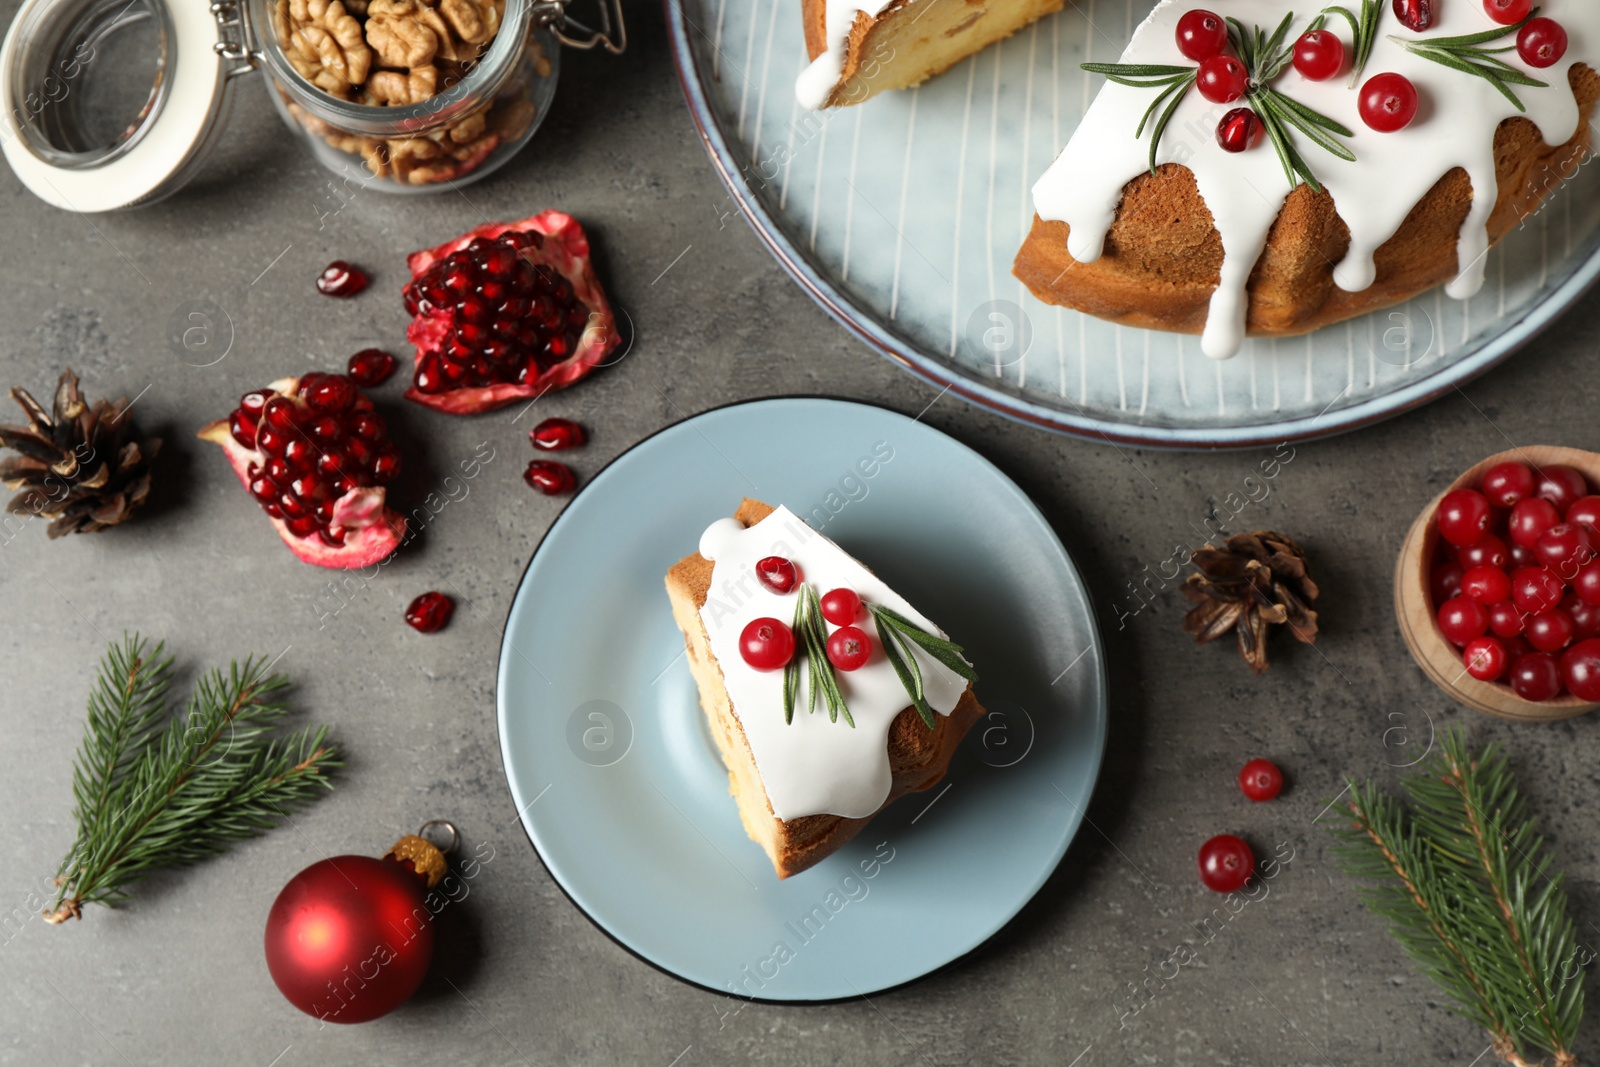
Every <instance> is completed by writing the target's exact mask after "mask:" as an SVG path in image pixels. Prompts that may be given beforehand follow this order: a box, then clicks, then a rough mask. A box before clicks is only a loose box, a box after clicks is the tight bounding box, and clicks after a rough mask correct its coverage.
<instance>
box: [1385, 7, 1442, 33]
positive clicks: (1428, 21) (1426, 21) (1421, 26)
mask: <svg viewBox="0 0 1600 1067" xmlns="http://www.w3.org/2000/svg"><path fill="white" fill-rule="evenodd" d="M1434 6H1435V0H1394V13H1395V17H1396V18H1398V19H1399V20H1400V21H1401V22H1402V23H1404V24H1405V27H1406V29H1408V30H1415V31H1417V32H1418V33H1421V32H1422V31H1423V30H1427V29H1432V27H1433V21H1434V19H1435V17H1436V13H1435V11H1434Z"/></svg>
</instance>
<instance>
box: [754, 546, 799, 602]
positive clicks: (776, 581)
mask: <svg viewBox="0 0 1600 1067" xmlns="http://www.w3.org/2000/svg"><path fill="white" fill-rule="evenodd" d="M756 581H758V582H760V583H761V584H762V586H763V587H764V588H766V589H767V590H768V591H769V592H773V593H777V594H778V595H779V596H786V595H788V594H789V593H792V592H794V588H795V586H797V585H799V584H800V569H799V568H798V567H796V566H795V565H794V562H793V561H792V560H788V559H785V558H784V557H783V556H764V557H762V558H761V559H759V560H757V561H756Z"/></svg>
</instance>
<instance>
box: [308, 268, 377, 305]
mask: <svg viewBox="0 0 1600 1067" xmlns="http://www.w3.org/2000/svg"><path fill="white" fill-rule="evenodd" d="M369 280H370V279H369V278H368V277H367V275H366V273H365V272H364V271H362V270H361V268H360V267H352V266H351V265H350V264H348V263H346V262H345V261H344V260H342V259H336V260H334V261H333V262H332V263H329V264H328V265H327V266H326V267H323V268H322V273H321V274H319V275H317V292H319V293H322V294H323V295H324V296H338V297H348V296H355V295H356V294H357V293H359V292H361V290H363V289H365V288H366V287H367V283H368V281H369Z"/></svg>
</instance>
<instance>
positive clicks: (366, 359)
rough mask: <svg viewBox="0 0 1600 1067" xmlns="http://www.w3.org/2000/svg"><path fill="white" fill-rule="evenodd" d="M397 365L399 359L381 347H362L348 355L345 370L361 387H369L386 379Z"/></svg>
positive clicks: (380, 383)
mask: <svg viewBox="0 0 1600 1067" xmlns="http://www.w3.org/2000/svg"><path fill="white" fill-rule="evenodd" d="M399 366H400V361H399V360H398V359H396V358H395V357H394V355H393V354H392V353H389V352H385V351H384V350H383V349H381V348H363V349H362V350H361V351H359V352H357V353H356V354H355V355H353V356H351V357H350V362H349V363H348V364H346V370H347V371H348V373H349V375H350V380H351V381H353V382H355V383H356V384H357V385H359V386H361V387H362V388H363V389H371V388H372V387H373V386H375V385H382V384H383V383H384V382H386V381H388V380H389V376H390V375H391V374H393V373H394V372H395V369H396V368H397V367H399Z"/></svg>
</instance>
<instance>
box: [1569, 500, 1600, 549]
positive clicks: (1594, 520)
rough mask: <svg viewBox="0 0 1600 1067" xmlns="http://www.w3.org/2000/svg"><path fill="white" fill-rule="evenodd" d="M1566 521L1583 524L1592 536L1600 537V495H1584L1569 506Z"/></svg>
mask: <svg viewBox="0 0 1600 1067" xmlns="http://www.w3.org/2000/svg"><path fill="white" fill-rule="evenodd" d="M1565 518H1566V521H1567V522H1570V523H1572V524H1573V525H1574V526H1582V527H1583V528H1584V529H1585V530H1587V531H1588V532H1589V535H1590V537H1592V538H1596V539H1600V496H1584V497H1579V498H1578V499H1577V500H1575V501H1574V502H1573V504H1572V506H1571V507H1569V508H1567V510H1566V515H1565Z"/></svg>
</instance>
